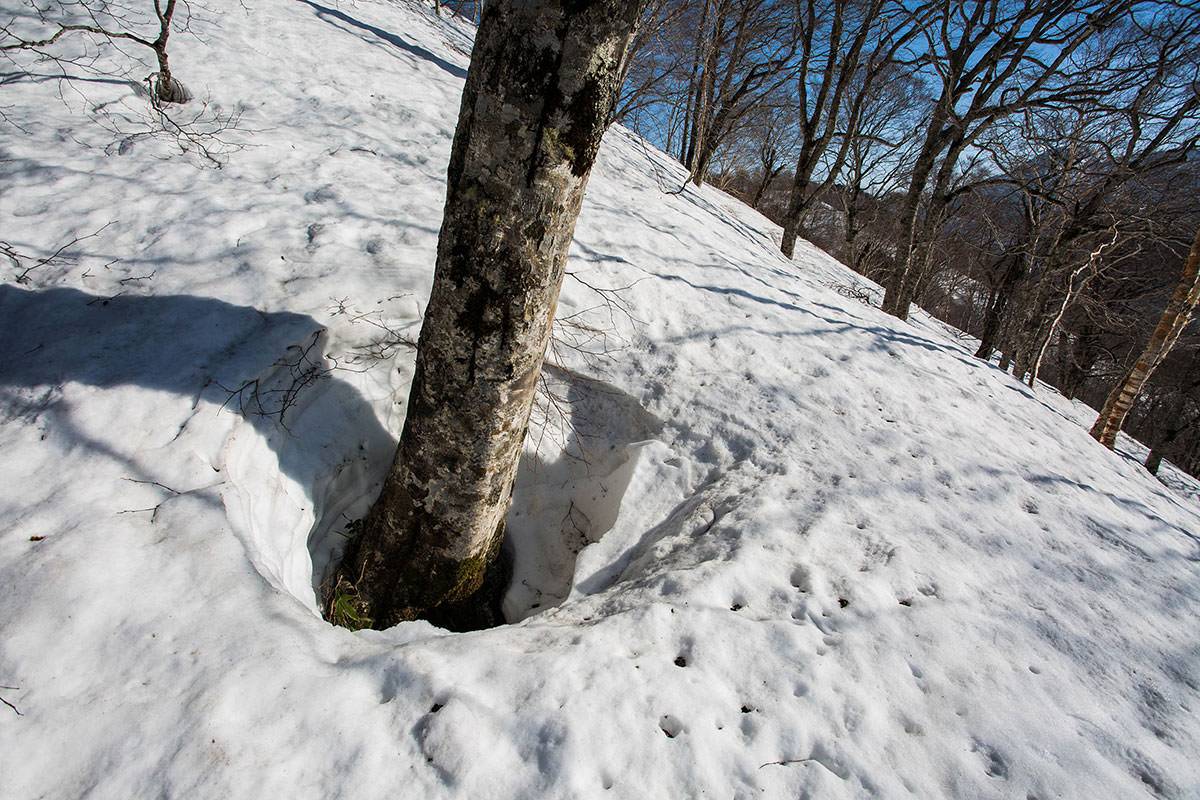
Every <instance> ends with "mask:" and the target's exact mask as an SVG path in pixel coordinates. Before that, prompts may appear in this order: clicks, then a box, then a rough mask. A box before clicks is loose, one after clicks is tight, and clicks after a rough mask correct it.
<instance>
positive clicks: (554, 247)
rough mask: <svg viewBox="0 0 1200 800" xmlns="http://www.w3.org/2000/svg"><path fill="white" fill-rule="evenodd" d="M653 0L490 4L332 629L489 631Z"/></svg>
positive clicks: (339, 581) (502, 0)
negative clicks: (617, 118) (403, 373)
mask: <svg viewBox="0 0 1200 800" xmlns="http://www.w3.org/2000/svg"><path fill="white" fill-rule="evenodd" d="M642 5H643V0H525V1H524V2H521V1H520V0H494V2H489V3H487V4H486V5H485V6H484V10H483V15H482V20H481V22H480V26H479V31H478V34H477V36H476V39H475V48H474V52H473V53H472V56H471V66H470V69H469V71H468V75H467V81H466V86H465V88H464V90H463V98H462V106H461V109H460V111H459V119H458V128H457V131H456V133H455V137H454V145H453V149H452V152H451V156H450V166H449V169H448V175H447V177H448V181H447V183H448V186H447V197H446V208H445V215H444V218H443V222H442V229H441V234H440V236H439V239H438V255H437V267H436V271H435V275H434V285H433V291H432V294H431V296H430V300H429V305H428V307H427V309H426V313H425V321H424V324H423V327H422V330H421V336H420V340H419V342H418V350H417V359H416V368H415V372H414V376H413V383H412V388H411V391H410V394H409V401H408V409H407V415H406V419H405V422H404V430H403V433H402V434H401V437H400V443H399V446H398V448H397V452H396V457H395V460H394V462H393V464H392V468H391V471H390V472H389V474H388V476H387V478H386V480H385V482H384V486H383V489H382V492H381V493H380V496H379V499H378V500H376V502H375V504H374V506H373V507H372V508H371V510H370V511H369V513H368V514H367V516H366V517H365V518H364V519H363V521H362V531H361V533H360V534H359V535H358V536H357V537H356V538H355V539H354V540H353V541H352V542H351V544H350V545H349V546H348V549H347V553H346V555H345V557H344V559H343V561H342V563H341V565H340V567H339V568H338V570H337V573H336V575H335V582H334V585H333V589H332V593H331V596H330V597H329V598H328V601H329V605H328V610H327V614H328V616H329V617H330V619H331V620H332V621H335V622H339V623H342V624H348V625H353V626H363V625H370V626H372V627H375V628H386V627H389V626H391V625H395V624H396V623H398V622H401V621H403V620H411V619H417V618H424V619H428V620H430V621H432V622H435V623H437V624H440V625H443V626H445V627H450V628H454V629H468V628H479V627H485V626H488V625H492V624H495V623H497V622H499V621H501V620H500V617H499V597H500V594H501V592H502V591H503V588H504V587H503V581H502V579H501V577H500V575H499V570H498V568H497V565H498V555H499V553H500V544H501V540H502V537H503V534H504V520H505V516H506V515H507V513H508V507H509V503H510V500H511V496H512V487H513V479H514V477H515V474H516V470H517V462H518V459H519V456H520V453H521V445H522V442H523V441H524V438H525V432H526V428H527V426H528V422H529V414H530V409H531V406H532V403H533V398H534V391H535V387H536V384H537V380H538V375H539V373H540V370H541V365H542V360H543V357H544V355H545V350H546V343H547V341H548V339H549V335H550V326H551V321H552V319H553V316H554V308H555V304H556V302H557V299H558V293H559V288H560V286H561V283H562V279H563V274H564V269H565V266H566V260H567V249H568V246H569V245H570V243H571V238H572V235H573V232H574V228H575V219H576V217H577V215H578V213H579V208H580V205H581V203H582V201H583V192H584V186H585V184H586V183H587V178H588V174H589V172H590V170H591V167H592V163H593V161H594V159H595V156H596V152H597V150H598V148H599V146H600V139H601V136H602V135H603V133H604V130H605V128H606V127H607V125H608V124H609V121H610V119H611V116H612V112H613V108H614V105H615V102H616V97H617V94H618V91H619V89H620V86H619V83H620V78H621V75H622V72H623V63H624V59H625V56H626V52H627V50H628V46H629V42H630V39H631V37H632V35H633V31H634V28H635V25H636V22H637V20H638V17H639V15H640V13H641V10H642Z"/></svg>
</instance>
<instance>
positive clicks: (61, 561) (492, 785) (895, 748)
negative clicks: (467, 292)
mask: <svg viewBox="0 0 1200 800" xmlns="http://www.w3.org/2000/svg"><path fill="white" fill-rule="evenodd" d="M5 2H6V3H7V4H8V5H10V6H13V7H14V8H15V5H16V0H5ZM193 8H194V11H195V14H196V16H195V19H194V20H193V23H192V24H193V29H194V31H195V33H196V34H197V37H199V38H189V37H188V36H185V35H177V36H176V37H175V38H174V39H173V40H172V50H173V56H172V59H173V60H172V64H173V67H174V69H175V70H176V72H177V74H178V77H179V78H180V79H181V80H182V81H183V82H184V83H185V84H187V85H188V86H189V88H191V89H192V91H193V92H194V94H195V95H196V96H197V98H198V101H197V102H195V103H193V104H190V105H189V107H188V110H189V113H195V112H196V111H199V110H200V109H201V106H200V102H207V103H208V106H207V107H206V109H205V110H204V112H203V116H202V119H201V120H200V122H199V123H197V125H198V126H199V127H198V129H200V130H203V129H204V128H203V126H205V125H211V124H214V123H215V122H216V121H219V120H222V119H228V118H229V116H230V115H231V114H233V115H234V116H235V117H236V119H237V125H236V127H235V128H234V129H231V130H226V131H224V132H223V133H221V134H220V136H219V139H220V141H215V140H209V141H208V144H209V145H210V146H211V147H212V148H213V149H214V152H216V153H217V154H218V156H219V158H220V159H221V160H223V161H224V166H223V168H222V169H220V170H217V169H213V168H211V164H209V163H208V162H207V161H206V160H205V159H204V158H203V157H202V156H201V155H199V154H198V153H197V151H196V150H195V149H194V148H193V149H192V150H191V152H190V153H187V154H180V153H179V152H178V147H177V146H176V143H175V142H174V141H173V140H172V139H170V138H169V137H166V138H164V137H154V136H150V135H144V134H145V132H146V131H148V130H149V127H148V123H147V122H146V121H145V120H144V119H142V117H143V115H145V113H146V108H147V106H146V101H145V99H144V98H143V97H141V96H139V94H138V92H137V88H138V87H139V83H138V82H139V81H140V79H141V77H142V76H143V75H144V74H145V72H147V71H148V70H149V69H150V67H149V66H148V64H146V63H133V62H132V61H131V60H130V58H129V56H126V55H122V54H120V53H117V52H115V51H112V50H108V51H106V53H105V55H104V57H103V58H102V59H101V60H100V61H99V62H98V67H99V68H100V69H102V70H104V72H105V73H106V74H109V75H112V74H118V75H119V74H122V71H124V74H125V75H126V76H127V78H128V80H124V79H112V78H110V77H104V76H103V75H97V74H94V73H88V72H84V71H83V70H82V68H79V67H68V68H67V70H66V71H67V74H68V76H69V77H67V78H65V79H61V78H57V77H55V75H54V73H53V71H52V70H50V69H49V68H48V67H47V66H45V65H38V66H34V67H33V68H32V70H31V72H32V74H31V75H27V76H24V77H21V78H19V79H14V80H11V81H6V85H5V87H4V90H3V92H4V94H3V100H2V101H0V107H2V108H0V110H2V111H3V113H4V115H5V117H6V118H7V120H8V121H7V123H6V124H4V125H3V126H2V127H0V148H2V151H0V152H2V158H3V162H2V164H0V224H2V228H0V239H3V241H5V242H7V243H8V244H9V245H11V247H12V249H14V250H16V251H17V252H19V253H21V254H24V255H27V256H29V258H27V259H24V260H23V264H22V266H21V267H20V268H17V267H12V268H10V267H7V266H6V267H5V269H6V271H5V273H4V275H3V278H4V280H3V283H0V335H2V337H3V340H4V341H5V355H4V356H3V358H2V359H0V420H2V422H3V424H2V426H0V448H2V452H3V453H4V459H3V462H2V465H0V510H2V517H0V518H2V519H3V522H2V523H0V612H2V613H0V685H2V686H3V687H4V688H0V697H2V698H3V699H4V700H5V701H7V702H9V703H11V704H12V705H13V706H14V707H15V709H16V710H19V711H20V712H21V715H20V716H18V715H17V714H16V713H14V710H10V709H9V708H7V707H3V706H0V776H3V777H0V786H2V789H0V793H2V794H4V795H5V796H8V797H14V798H27V797H28V798H33V797H54V798H58V797H83V796H88V797H99V798H110V797H111V798H132V797H181V798H182V797H186V798H264V797H289V798H331V797H354V798H364V799H365V798H384V797H412V798H439V797H487V798H529V797H545V798H589V797H623V798H644V797H663V798H683V797H702V796H703V797H719V798H729V797H735V798H745V797H752V796H753V797H781V798H782V797H788V798H791V797H797V796H799V797H809V798H821V799H822V800H824V799H825V798H850V797H865V796H878V797H887V798H892V797H896V798H903V797H917V798H933V797H947V798H951V797H953V798H967V797H970V798H977V797H978V798H984V797H996V798H1013V797H1025V798H1041V799H1042V800H1045V798H1057V797H1066V798H1102V797H1103V798H1109V797H1111V798H1118V797H1120V798H1134V797H1152V796H1156V795H1157V796H1162V797H1171V798H1187V797H1196V796H1197V794H1198V793H1200V767H1198V766H1197V761H1196V754H1197V752H1200V714H1198V713H1197V706H1200V635H1198V634H1197V630H1198V629H1197V626H1196V624H1195V619H1196V616H1197V611H1200V564H1198V561H1200V540H1198V536H1197V534H1198V533H1200V512H1198V506H1197V503H1196V497H1197V489H1196V486H1195V484H1194V483H1193V482H1190V481H1189V480H1188V479H1186V478H1184V477H1182V476H1179V475H1178V474H1176V473H1172V474H1171V475H1170V478H1171V481H1172V483H1173V485H1174V486H1176V487H1177V488H1176V489H1167V488H1166V487H1164V486H1163V485H1162V484H1160V483H1159V482H1158V481H1156V480H1155V479H1154V478H1152V477H1151V476H1149V475H1148V474H1146V473H1145V472H1144V471H1143V470H1141V468H1140V467H1139V466H1138V464H1137V462H1136V458H1135V456H1134V455H1131V452H1132V450H1136V447H1137V446H1136V445H1135V444H1133V443H1130V442H1123V443H1122V445H1123V447H1125V448H1126V452H1122V453H1118V454H1112V453H1109V452H1108V451H1106V450H1104V449H1103V448H1101V447H1099V446H1098V445H1096V444H1095V443H1094V442H1093V441H1092V440H1091V439H1090V438H1089V437H1088V435H1087V432H1086V425H1087V424H1088V423H1089V422H1090V416H1091V414H1090V412H1089V411H1087V410H1086V409H1083V408H1081V407H1078V406H1073V405H1072V404H1070V403H1067V402H1065V401H1063V400H1062V398H1060V397H1059V396H1057V395H1055V394H1053V393H1052V392H1051V391H1050V390H1048V389H1039V390H1038V391H1036V392H1035V391H1031V390H1030V389H1028V388H1027V387H1024V386H1022V385H1020V384H1018V383H1016V382H1015V381H1014V380H1013V379H1011V378H1010V377H1008V376H1006V375H1005V374H1003V373H1001V372H999V371H998V370H997V369H995V368H994V367H992V366H990V365H987V364H984V363H982V362H979V361H977V360H975V359H973V358H971V356H970V349H971V348H970V346H969V345H968V344H964V343H963V342H961V341H959V340H958V339H956V338H955V337H954V336H953V335H951V334H950V332H947V331H946V330H945V329H944V328H942V327H941V326H939V325H937V324H935V323H931V322H929V321H928V320H926V319H925V318H923V317H920V316H919V315H918V316H917V318H916V320H915V321H914V322H913V323H912V324H903V323H899V322H897V321H896V320H894V319H892V318H890V317H887V316H885V315H883V314H882V313H880V312H878V311H877V310H875V309H872V308H867V307H864V306H862V305H859V304H857V303H856V302H854V301H852V300H848V299H845V298H844V297H843V296H842V295H840V294H838V293H837V291H835V290H834V289H833V288H831V287H836V286H838V285H845V284H849V283H851V282H852V281H855V280H856V279H855V278H854V276H852V275H851V274H850V273H849V272H847V271H846V270H845V269H844V268H842V267H841V266H840V265H838V264H836V263H835V262H833V261H832V260H830V259H829V258H827V257H825V256H823V255H822V254H821V253H819V252H818V251H816V250H815V249H813V248H805V247H802V248H801V251H800V254H799V255H798V256H797V258H796V260H795V262H793V263H789V262H787V261H785V260H783V259H782V258H781V257H780V256H779V255H778V253H777V250H776V248H775V245H774V242H773V237H775V236H776V235H777V231H776V230H775V229H773V228H772V227H771V226H770V225H769V224H768V223H767V222H766V221H765V220H763V219H762V218H761V217H759V216H758V215H756V214H754V213H751V212H749V211H748V210H746V209H745V208H744V207H742V206H739V205H738V204H737V203H735V202H734V201H733V200H731V199H729V198H728V197H726V196H724V195H721V194H720V193H718V192H715V191H713V190H710V189H707V188H706V189H703V190H701V191H693V190H689V191H687V192H685V193H684V194H680V195H674V194H669V193H667V191H666V190H672V189H675V188H677V187H678V185H679V184H680V183H681V182H682V180H683V175H682V173H681V171H680V170H679V169H678V168H677V166H676V165H675V164H674V163H672V161H671V160H670V159H669V158H667V157H666V156H664V155H662V154H661V153H658V152H655V151H653V150H651V149H650V148H648V147H647V146H646V145H644V144H643V143H642V142H641V141H640V140H638V139H636V138H635V137H634V136H632V135H631V134H629V133H627V132H625V131H622V130H619V129H614V130H612V131H611V132H610V133H609V135H608V138H607V139H606V143H605V146H604V149H603V152H602V155H601V159H600V161H599V163H598V166H597V168H596V170H595V172H594V174H593V177H592V181H591V185H590V188H589V195H588V200H587V203H586V206H585V209H584V212H583V215H582V217H581V218H580V221H579V226H578V230H577V236H576V243H575V247H574V249H573V251H572V262H571V266H570V270H571V272H572V276H571V277H569V278H568V280H567V285H566V287H565V289H564V294H563V299H562V302H561V304H560V317H561V318H564V319H566V320H567V321H568V324H567V325H564V326H563V327H562V333H560V337H561V345H560V346H559V347H558V349H557V356H556V360H555V366H553V367H552V368H550V369H549V370H548V371H547V389H548V394H547V395H546V399H545V400H544V401H543V406H542V409H541V411H540V413H539V415H538V419H539V422H540V424H539V425H538V426H536V428H535V430H534V431H533V433H532V435H531V441H530V443H529V446H528V447H527V452H526V454H525V461H524V463H523V466H522V471H521V475H520V479H519V486H518V490H517V498H516V502H515V504H514V508H513V511H512V514H511V517H510V526H509V527H510V531H511V537H510V538H511V540H512V546H513V549H514V556H515V559H516V579H515V580H514V585H513V587H512V589H511V591H510V593H509V595H508V598H507V603H506V610H507V613H508V614H509V616H510V618H511V619H512V620H513V624H510V625H508V626H505V627H502V628H498V629H495V630H490V631H483V632H477V633H470V634H447V633H445V632H444V631H441V630H438V629H436V628H433V627H432V626H430V625H428V624H425V623H411V624H404V625H401V626H398V627H396V628H393V629H392V630H389V631H386V632H372V631H362V632H357V633H352V632H349V631H347V630H343V629H336V628H332V627H330V626H329V625H327V624H326V623H325V622H323V621H322V620H321V619H320V617H319V616H318V614H317V612H316V601H315V597H314V592H313V583H314V580H316V581H319V580H320V578H321V575H322V572H323V570H324V569H325V568H326V566H327V565H328V563H329V559H330V554H331V551H333V550H335V549H336V548H337V544H338V542H339V541H340V539H339V536H338V534H339V533H340V532H341V531H342V530H343V528H344V526H345V524H346V522H347V521H349V520H350V519H353V518H354V517H355V516H356V515H358V514H360V513H361V512H362V510H363V509H364V508H365V506H366V503H368V502H369V500H370V498H371V495H372V491H373V489H374V487H375V486H376V485H377V481H378V479H379V477H380V475H381V471H382V470H384V469H386V466H387V461H388V459H389V457H390V451H391V448H392V446H393V444H392V443H393V437H394V436H395V435H396V433H397V431H398V427H399V424H400V421H401V420H402V419H403V398H404V396H405V389H406V386H407V383H408V380H409V378H410V374H411V373H410V369H411V361H412V351H411V349H409V348H408V347H406V346H404V345H403V343H402V341H401V339H402V337H403V336H406V335H407V336H412V335H415V332H416V330H417V327H418V325H419V317H420V312H421V309H422V307H423V304H424V302H425V295H426V292H427V289H428V286H429V283H430V279H431V265H432V263H433V256H434V248H435V244H436V236H437V229H438V224H439V223H438V220H439V214H440V208H441V202H442V192H443V184H442V180H443V177H442V176H443V171H444V165H445V161H446V158H447V155H448V152H449V144H450V137H451V135H452V131H453V126H454V121H455V116H456V111H457V103H458V93H459V91H460V87H461V81H462V77H463V75H464V74H465V67H466V64H467V60H468V58H467V55H466V53H467V52H468V48H469V41H470V32H469V29H468V27H467V26H465V25H463V24H452V23H447V22H445V21H440V20H438V19H437V18H436V17H435V16H434V15H433V13H432V11H431V10H430V9H428V8H426V7H423V6H420V5H417V4H414V3H409V2H403V3H385V2H374V1H373V0H358V2H339V3H338V4H337V5H336V6H334V5H333V4H332V3H330V4H325V3H319V2H316V1H315V0H247V2H246V3H244V4H242V5H241V6H239V5H238V4H233V5H232V6H231V7H230V8H229V9H225V10H222V11H221V12H220V13H217V12H216V11H206V10H205V9H204V8H202V7H200V6H199V5H194V6H193ZM132 55H138V54H137V53H132ZM10 72H11V70H10ZM239 115H240V116H239ZM18 126H19V127H18ZM222 142H223V144H222ZM239 148H240V149H239ZM221 153H223V155H221ZM91 234H95V235H94V236H90V235H91ZM89 236H90V238H84V237H89ZM76 238H78V239H79V241H77V242H75V243H74V244H71V245H70V246H69V247H67V248H66V250H65V251H64V253H63V255H62V256H61V257H60V258H58V259H56V260H54V261H52V262H50V263H48V264H45V265H43V266H40V267H36V268H35V269H33V270H31V271H30V272H29V273H28V275H27V281H26V282H22V283H19V282H17V281H16V280H15V277H16V276H17V275H18V274H20V273H21V272H22V271H23V270H24V269H25V268H27V267H29V266H31V265H34V264H36V263H37V260H38V258H40V257H43V256H46V255H49V254H51V253H52V252H54V251H55V250H56V249H57V248H58V247H60V246H61V245H63V244H67V243H69V242H71V240H72V239H76ZM572 345H574V346H572ZM292 387H297V388H300V391H299V392H298V393H296V394H288V393H285V390H287V389H290V388H292ZM239 388H240V389H241V390H242V391H241V392H240V394H237V395H236V396H231V392H233V391H235V390H238V389H239ZM255 390H257V400H256V397H255ZM223 405H224V408H222V406H223ZM238 408H243V409H245V410H246V411H247V412H255V411H265V412H272V411H275V412H278V411H279V410H281V409H283V415H282V416H283V419H282V423H283V424H282V425H281V424H280V419H279V415H278V414H274V415H271V414H270V413H267V414H265V415H264V414H256V413H247V414H246V415H245V416H240V415H238V414H237V413H235V412H236V410H237V409H238ZM314 569H315V578H314ZM10 687H11V688H10Z"/></svg>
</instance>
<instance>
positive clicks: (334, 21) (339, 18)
mask: <svg viewBox="0 0 1200 800" xmlns="http://www.w3.org/2000/svg"><path fill="white" fill-rule="evenodd" d="M297 2H300V3H303V4H304V5H306V6H309V7H310V8H312V10H313V11H314V12H316V15H317V17H318V18H319V19H321V20H323V21H325V22H328V23H329V24H330V25H333V26H334V27H335V28H339V29H341V30H347V29H346V28H345V27H343V26H344V25H348V26H350V27H351V28H358V29H359V30H361V31H366V32H367V33H370V34H372V35H373V36H375V37H377V38H379V39H381V40H383V41H384V42H386V43H388V44H390V45H392V46H393V47H398V48H400V49H401V50H403V51H404V52H406V53H408V54H410V55H412V56H416V57H417V58H418V59H420V60H422V61H428V62H429V63H431V64H434V65H436V66H437V67H439V68H441V69H443V70H445V71H446V72H448V73H450V74H451V75H453V76H454V77H456V78H460V79H462V80H466V78H467V71H466V70H465V69H463V68H462V67H460V66H458V65H456V64H451V63H450V62H449V61H447V60H446V59H444V58H441V57H439V56H437V55H434V54H433V53H431V52H430V51H428V50H426V49H425V48H424V47H421V46H420V45H419V44H416V43H414V42H410V41H408V40H406V39H404V38H401V37H400V36H397V35H396V34H394V33H389V32H388V31H385V30H384V29H383V28H377V27H376V26H374V25H371V24H369V23H366V22H363V21H362V20H359V19H355V18H354V17H352V16H350V15H349V14H346V13H344V12H342V11H338V10H337V9H336V8H330V7H329V6H323V5H321V4H319V3H314V2H312V0H297ZM339 23H341V24H339ZM347 32H348V33H353V31H348V30H347Z"/></svg>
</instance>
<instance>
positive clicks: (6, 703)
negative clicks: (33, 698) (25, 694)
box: [0, 686, 25, 717]
mask: <svg viewBox="0 0 1200 800" xmlns="http://www.w3.org/2000/svg"><path fill="white" fill-rule="evenodd" d="M0 689H8V690H9V691H12V692H19V691H21V690H20V688H19V687H16V686H0ZM0 703H4V705H6V706H8V707H9V708H11V709H12V710H13V711H14V712H16V715H17V716H18V717H23V716H25V715H24V714H23V713H21V709H19V708H17V707H16V706H14V705H13V704H12V703H10V702H8V701H7V700H5V699H4V698H3V697H0Z"/></svg>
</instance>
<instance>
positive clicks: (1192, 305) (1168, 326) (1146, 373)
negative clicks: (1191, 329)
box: [1091, 230, 1200, 450]
mask: <svg viewBox="0 0 1200 800" xmlns="http://www.w3.org/2000/svg"><path fill="white" fill-rule="evenodd" d="M1198 300H1200V230H1197V231H1196V238H1195V239H1194V240H1193V241H1192V249H1191V252H1190V253H1189V254H1188V257H1187V260H1186V261H1184V263H1183V273H1182V274H1181V275H1180V276H1179V283H1178V284H1177V285H1176V287H1175V292H1174V293H1173V294H1172V295H1171V299H1170V300H1169V301H1168V302H1167V307H1166V309H1165V310H1164V311H1163V315H1162V319H1161V320H1159V323H1158V327H1156V328H1155V329H1154V333H1153V335H1151V337H1150V341H1149V342H1147V343H1146V347H1145V349H1144V350H1142V353H1141V355H1140V356H1139V357H1138V360H1137V361H1136V362H1134V365H1133V366H1132V367H1130V368H1129V370H1128V371H1127V372H1126V373H1125V376H1124V377H1123V378H1122V379H1121V380H1120V381H1119V382H1118V383H1117V385H1116V386H1115V387H1113V390H1112V392H1110V393H1109V395H1108V399H1107V400H1106V401H1105V402H1104V408H1103V409H1102V410H1101V411H1100V416H1099V417H1097V418H1096V423H1095V424H1094V425H1092V430H1091V433H1092V436H1093V438H1095V439H1096V441H1098V442H1100V444H1102V445H1104V446H1105V447H1107V448H1108V449H1109V450H1112V449H1113V448H1114V447H1115V446H1116V443H1117V433H1118V432H1119V431H1120V430H1121V426H1122V425H1123V424H1124V423H1125V417H1126V416H1127V415H1128V414H1129V410H1130V409H1131V408H1133V402H1134V400H1136V399H1137V396H1138V394H1139V393H1140V392H1141V391H1142V387H1143V386H1145V385H1146V381H1147V380H1149V379H1150V375H1151V374H1152V373H1153V372H1154V370H1155V369H1156V368H1157V367H1158V365H1159V364H1161V363H1162V361H1163V359H1165V358H1166V357H1167V354H1168V353H1170V352H1171V348H1172V347H1174V346H1175V342H1177V341H1178V340H1179V336H1180V334H1182V333H1183V329H1184V327H1185V326H1186V325H1187V323H1188V320H1189V319H1191V316H1192V312H1193V311H1195V309H1196V302H1197V301H1198Z"/></svg>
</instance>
